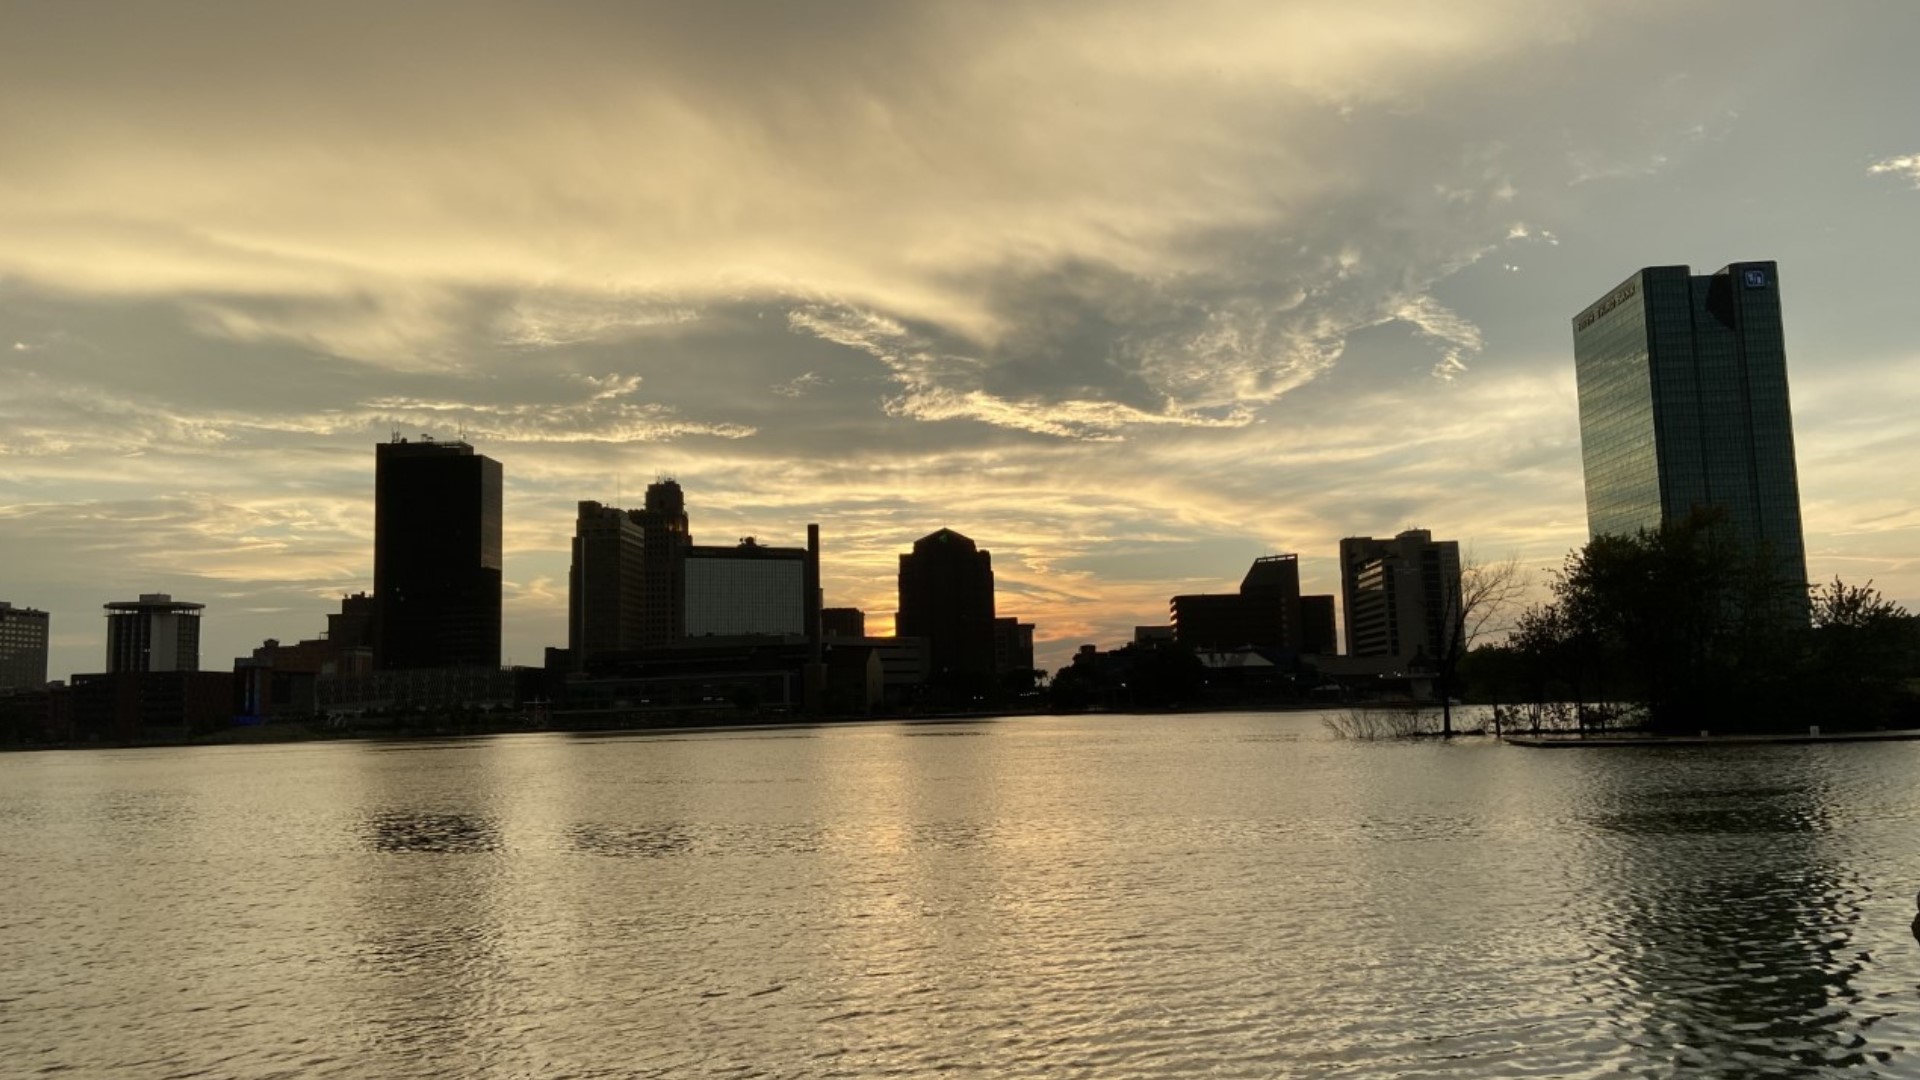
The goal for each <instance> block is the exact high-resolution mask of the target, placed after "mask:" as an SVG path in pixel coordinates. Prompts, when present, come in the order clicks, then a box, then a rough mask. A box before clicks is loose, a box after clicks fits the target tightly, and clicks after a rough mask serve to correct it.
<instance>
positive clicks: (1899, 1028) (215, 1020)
mask: <svg viewBox="0 0 1920 1080" xmlns="http://www.w3.org/2000/svg"><path fill="white" fill-rule="evenodd" d="M1916 775H1920V744H1910V743H1881V744H1865V745H1832V746H1795V747H1747V748H1738V749H1734V748H1727V749H1674V750H1606V751H1594V750H1584V751H1574V750H1526V749H1520V748H1515V747H1505V746H1499V745H1495V744H1492V743H1490V742H1487V741H1484V740H1468V741H1462V742H1458V743H1456V744H1453V745H1440V744H1435V743H1425V744H1419V745H1405V744H1381V743H1357V742H1347V741H1340V740H1337V739H1334V738H1332V737H1330V736H1329V735H1328V733H1327V732H1326V730H1325V729H1324V728H1323V727H1322V726H1321V724H1320V722H1319V719H1318V717H1316V716H1314V715H1313V714H1299V713H1296V714H1215V715H1202V716H1174V717H1128V716H1102V717H1058V718H1054V717H1039V718H1024V719H1012V720H1003V721H995V722H983V723H968V724H916V725H908V724H867V725H852V726H838V727H823V728H812V729H805V728H803V729H790V730H774V731H733V732H723V733H694V732H687V733H676V734H664V735H652V736H617V737H607V736H599V737H583V736H573V735H561V734H541V735H523V736H509V737H501V738H490V739H478V740H471V741H446V742H417V743H391V742H389V743H382V742H353V743H324V744H303V745H286V746H269V747H219V748H204V749H194V748H184V749H182V748H174V749H160V750H128V751H91V752H54V753H27V754H12V755H5V756H0V1075H4V1076H46V1075H60V1074H62V1073H65V1074H67V1075H74V1076H85V1077H188V1076H193V1077H202V1076H205V1077H226V1076H235V1077H268V1076H285V1077H354V1078H360V1077H420V1076H430V1075H439V1076H454V1077H465V1076H472V1077H627V1076H658V1077H675V1078H679V1077H729V1078H744V1077H881V1076H935V1075H940V1076H984V1077H1197V1076H1213V1077H1275V1076H1312V1077H1323V1076H1324V1077H1340V1076H1352V1077H1390V1076H1406V1077H1519V1076H1527V1077H1585V1076H1661V1077H1665V1076H1686V1077H1749V1076H1799V1077H1839V1076H1920V943H1917V942H1916V941H1915V939H1914V937H1913V934H1912V931H1911V929H1910V927H1909V922H1910V920H1911V919H1912V918H1913V915H1914V892H1915V889H1916V888H1920V789H1917V788H1916V784H1915V777H1916Z"/></svg>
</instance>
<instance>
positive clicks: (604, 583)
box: [567, 501, 647, 664]
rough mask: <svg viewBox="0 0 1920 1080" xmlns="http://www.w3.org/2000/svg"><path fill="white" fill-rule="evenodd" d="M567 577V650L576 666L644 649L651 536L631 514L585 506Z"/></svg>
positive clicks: (589, 503)
mask: <svg viewBox="0 0 1920 1080" xmlns="http://www.w3.org/2000/svg"><path fill="white" fill-rule="evenodd" d="M579 510H580V514H579V517H578V518H577V519H576V520H575V522H574V526H573V564H572V566H571V567H570V568H569V570H568V573H567V649H568V650H569V651H570V652H571V653H572V655H573V657H574V660H575V663H581V664H584V663H585V662H586V661H587V660H588V659H589V658H591V657H594V656H598V655H600V654H602V653H609V652H627V651H630V650H633V649H638V648H640V647H641V644H642V642H643V640H644V636H645V630H646V620H645V612H646V599H647V584H646V559H645V551H646V548H645V543H644V541H645V537H646V530H645V528H644V527H643V526H642V525H641V524H640V522H639V521H638V520H636V519H635V517H634V515H633V514H632V513H630V512H628V511H626V510H622V509H620V508H619V507H614V506H602V505H600V504H599V503H597V502H592V501H587V502H582V503H581V504H580V507H579Z"/></svg>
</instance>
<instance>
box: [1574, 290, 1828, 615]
mask: <svg viewBox="0 0 1920 1080" xmlns="http://www.w3.org/2000/svg"><path fill="white" fill-rule="evenodd" d="M1573 341H1574V368H1575V372H1576V375H1577V378H1578V381H1579V387H1580V442H1581V450H1582V457H1583V459H1584V463H1585V471H1586V485H1587V528H1588V531H1589V532H1590V533H1591V534H1592V535H1595V536H1599V535H1602V534H1626V533H1631V532H1634V531H1635V530H1638V529H1643V528H1646V529H1652V528H1658V527H1659V526H1660V524H1661V522H1662V521H1666V520H1677V519H1680V518H1684V517H1685V516H1687V514H1688V513H1690V512H1691V511H1692V510H1693V509H1694V508H1696V507H1719V508H1721V509H1722V510H1723V511H1724V512H1725V513H1726V515H1727V518H1728V521H1729V523H1730V524H1731V525H1732V527H1733V529H1734V534H1735V536H1736V537H1737V538H1738V539H1740V540H1741V541H1743V542H1745V543H1747V544H1753V545H1764V546H1765V547H1766V548H1767V549H1769V550H1770V551H1772V552H1773V554H1774V555H1775V557H1776V558H1777V559H1779V560H1780V567H1781V574H1782V576H1783V577H1785V578H1788V579H1790V580H1793V581H1797V582H1804V581H1805V580H1806V577H1807V571H1806V550H1805V543H1804V541H1803V539H1802V536H1801V529H1800V487H1799V480H1798V475H1797V472H1796V469H1795V467H1794V453H1793V417H1792V411H1791V409H1790V408H1789V405H1788V393H1787V359H1786V348H1785V344H1784V338H1783V335H1782V331H1781V324H1780V289H1779V280H1778V270H1777V268H1776V267H1775V265H1774V264H1773V263H1771V262H1746V263H1734V264H1732V265H1730V266H1727V267H1725V268H1723V269H1721V270H1720V271H1719V272H1717V273H1714V274H1703V275H1695V274H1693V273H1692V271H1691V270H1690V269H1689V268H1687V267H1685V266H1657V267H1649V268H1648V269H1645V270H1642V271H1640V272H1639V273H1637V274H1635V275H1634V276H1633V277H1631V278H1628V279H1627V280H1626V281H1625V282H1622V283H1621V285H1620V286H1619V287H1618V288H1615V289H1613V290H1611V291H1609V292H1608V293H1607V295H1606V296H1604V297H1602V298H1601V299H1600V300H1598V301H1596V302H1594V303H1593V304H1592V305H1591V306H1589V307H1588V308H1587V309H1586V310H1585V311H1582V312H1581V313H1580V314H1579V315H1577V316H1575V317H1574V320H1573Z"/></svg>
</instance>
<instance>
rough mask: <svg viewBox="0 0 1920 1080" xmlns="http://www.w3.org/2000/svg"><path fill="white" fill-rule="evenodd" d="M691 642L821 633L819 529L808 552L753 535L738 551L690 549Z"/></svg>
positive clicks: (687, 621) (813, 530)
mask: <svg viewBox="0 0 1920 1080" xmlns="http://www.w3.org/2000/svg"><path fill="white" fill-rule="evenodd" d="M684 579H685V595H686V612H685V614H684V616H683V618H682V621H683V624H684V625H685V627H686V635H687V637H689V638H704V637H779V636H795V635H798V636H804V637H806V638H807V639H809V640H814V639H817V638H818V637H819V634H820V526H818V525H808V526H807V546H806V547H804V548H777V547H767V546H765V545H763V544H761V543H760V542H758V541H757V540H755V539H754V538H753V537H751V536H749V537H746V538H744V539H742V540H741V541H740V543H739V544H738V545H737V546H735V547H717V546H709V545H705V544H696V545H693V546H690V547H688V548H687V549H686V557H685V568H684Z"/></svg>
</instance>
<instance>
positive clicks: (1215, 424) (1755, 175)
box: [0, 0, 1920, 678]
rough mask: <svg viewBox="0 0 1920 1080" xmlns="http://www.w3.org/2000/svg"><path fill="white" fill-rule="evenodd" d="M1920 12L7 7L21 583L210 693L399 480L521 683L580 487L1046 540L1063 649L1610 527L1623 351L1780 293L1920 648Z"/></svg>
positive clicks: (722, 529) (877, 531)
mask: <svg viewBox="0 0 1920 1080" xmlns="http://www.w3.org/2000/svg"><path fill="white" fill-rule="evenodd" d="M1916 40H1920V5H1916V4H1913V3H1911V2H1910V0H1858V2H1838V3H1833V4H1818V5H1816V4H1807V3H1799V2H1790V0H1743V2H1737V3H1736V2H1721V0H1659V2H1657V3H1656V2H1639V0H1609V2H1606V3H1552V4H1542V3H1539V2H1538V0H1445V2H1414V0H1373V2H1370V3H1367V4H1355V3H1351V2H1348V0H1327V2H1321V0H1248V2H1240V0H1184V2H1182V3H1178V4H1172V3H1167V4H1149V3H1133V2H1121V0H1100V2H1083V0H1054V2H1045V3H1015V2H1009V3H1005V4H999V3H995V4H983V3H979V2H977V0H960V2H953V3H947V2H917V3H915V2H902V0H874V2H868V0H840V2H835V3H816V2H806V0H706V2H701V3H692V2H685V3H652V4H650V3H642V2H618V3H615V2H605V3H599V2H581V3H571V4H542V5H529V4H521V3H494V2H489V0H461V2H458V3H438V2H427V0H419V2H410V3H407V4H403V5H393V4H387V3H378V4H376V3H359V2H352V0H346V2H334V3H329V4H325V5H321V4H306V5H281V4H257V3H246V2H233V3H202V2H192V0H180V2H173V3H167V4H150V3H131V2H130V3H94V4H66V3H58V2H51V0H50V2H44V3H42V2H34V0H22V2H18V3H10V4H7V5H5V6H4V7H0V600H8V601H11V602H13V603H14V604H16V605H29V606H33V607H38V608H42V609H45V610H48V611H50V612H51V613H52V616H53V622H52V631H53V649H52V659H51V664H50V668H51V670H50V674H52V675H53V676H54V677H56V678H58V677H63V676H65V675H66V674H69V673H72V672H85V671H96V670H99V669H100V668H101V667H103V666H104V661H103V655H104V631H105V619H104V618H103V617H102V612H101V605H102V604H103V603H106V602H108V601H112V600H124V599H132V598H133V597H134V596H135V595H137V594H139V593H144V592H169V593H172V594H173V595H174V596H175V597H176V598H180V599H187V600H193V601H197V602H201V603H204V604H206V605H207V607H206V611H205V616H204V623H203V637H202V666H203V667H206V668H224V667H225V666H227V662H228V659H229V658H230V657H233V656H237V655H242V654H245V653H247V652H248V651H250V650H251V649H252V648H253V647H254V646H256V645H258V644H259V643H260V642H261V641H262V640H263V639H265V638H268V637H275V638H279V639H281V640H296V639H299V638H304V637H315V636H318V635H319V634H320V632H321V631H322V630H323V629H324V628H325V616H326V613H327V612H328V611H329V610H337V609H338V601H339V597H340V596H342V595H343V594H345V593H348V592H353V591H358V590H364V589H369V588H370V587H371V581H372V572H373V566H372V558H373V555H372V552H373V547H372V541H373V536H372V533H373V461H374V455H373V448H374V445H375V444H376V443H378V442H381V441H385V440H386V439H388V438H390V437H391V436H392V434H393V433H394V432H396V431H398V432H402V433H405V434H406V435H407V436H408V437H410V438H411V437H417V436H418V435H420V434H422V433H427V434H432V435H434V436H435V437H438V438H452V437H457V436H460V435H462V434H464V437H465V438H466V439H467V440H468V441H469V442H471V443H472V444H473V445H474V446H475V447H476V449H477V450H478V451H479V452H481V453H484V454H487V455H488V456H490V457H493V458H495V459H497V460H499V461H501V462H502V463H503V465H504V468H505V475H506V495H505V500H506V506H505V516H506V535H505V548H506V559H505V571H504V577H505V594H506V600H505V611H504V620H505V642H504V648H503V653H504V657H503V658H504V659H507V660H509V661H511V662H516V663H538V662H539V661H540V655H541V649H542V648H543V647H544V646H547V645H563V644H565V636H566V635H565V611H566V577H567V562H568V545H569V541H570V539H571V535H572V527H573V520H574V507H575V503H576V502H577V501H578V500H581V499H598V500H601V501H603V502H607V503H613V504H616V505H634V504H637V503H638V502H639V499H640V493H641V492H642V490H643V489H644V488H645V486H646V485H647V484H648V483H650V482H652V481H654V480H656V479H658V478H661V477H668V476H671V477H674V478H676V479H677V480H678V481H679V482H680V483H681V485H682V486H683V487H684V488H685V490H686V494H687V503H688V513H689V516H690V517H691V519H692V529H693V535H694V540H695V542H696V543H721V544H725V543H732V542H733V541H734V540H736V539H737V538H739V537H743V536H748V535H752V536H756V537H758V538H759V539H760V541H761V542H763V543H771V544H776V545H789V546H799V545H801V544H803V543H804V540H805V532H806V524H807V523H808V522H818V523H819V524H820V526H821V530H822V535H823V547H824V554H823V560H822V569H823V584H824V588H825V593H826V602H827V603H828V604H829V605H832V606H855V607H860V608H863V609H865V610H866V611H867V612H868V625H869V628H870V632H874V631H877V632H880V633H886V632H889V631H890V629H891V626H892V619H893V610H894V608H895V606H896V603H897V597H896V573H897V566H898V562H897V560H898V556H899V554H900V553H902V552H904V551H907V550H909V549H910V547H911V545H912V542H913V541H914V540H915V539H916V538H918V537H920V536H924V535H926V534H927V533H930V532H933V531H934V530H936V529H938V528H941V527H951V528H953V529H955V530H958V531H960V532H962V533H965V534H966V535H968V536H970V537H972V538H973V539H974V540H975V541H976V542H977V543H979V544H980V546H982V547H984V548H986V549H988V550H990V551H991V552H992V553H993V567H994V571H995V574H996V577H997V583H998V610H999V613H1000V614H1002V615H1014V616H1018V617H1020V618H1021V619H1023V620H1027V621H1032V622H1034V623H1036V624H1037V627H1038V630H1037V635H1036V636H1037V644H1038V650H1037V651H1038V654H1039V661H1040V663H1041V665H1042V666H1045V667H1049V668H1051V667H1057V666H1058V665H1060V664H1061V663H1064V662H1065V660H1066V659H1067V657H1068V655H1070V653H1071V652H1072V651H1073V650H1074V649H1075V648H1077V647H1078V646H1079V645H1081V644H1083V643H1091V644H1098V645H1101V646H1102V647H1112V646H1115V645H1118V644H1121V643H1123V642H1124V641H1126V640H1128V639H1129V638H1130V637H1131V635H1132V628H1133V627H1134V626H1136V625H1142V624H1153V623H1163V622H1165V621H1166V612H1167V600H1168V598H1169V597H1170V596H1172V595H1174V594H1177V593H1186V592H1204V591H1216V592H1218V591H1230V590H1232V589H1233V588H1234V587H1235V586H1236V585H1237V583H1238V581H1239V579H1240V577H1241V576H1242V574H1244V573H1245V571H1246V568H1247V565H1248V563H1249V562H1250V561H1251V560H1252V559H1253V558H1255V557H1258V556H1261V555H1266V554H1276V553H1283V552H1295V553H1298V554H1299V555H1300V557H1301V564H1302V577H1303V586H1304V588H1305V589H1306V591H1308V592H1337V591H1338V569H1337V563H1336V553H1337V546H1338V542H1339V539H1340V538H1341V537H1343V536H1355V535H1376V536H1377V535H1390V534H1392V533H1394V532H1397V531H1399V530H1401V529H1405V528H1426V529H1430V530H1432V531H1433V533H1434V535H1435V536H1436V537H1437V538H1442V539H1456V540H1459V541H1460V542H1461V545H1462V547H1463V548H1464V549H1466V550H1467V551H1468V552H1470V553H1471V555H1472V556H1473V557H1475V558H1477V559H1479V560H1481V561H1498V560H1501V559H1505V558H1508V557H1513V558H1517V559H1518V560H1519V561H1520V562H1521V564H1522V565H1523V566H1524V567H1527V568H1529V569H1530V570H1531V571H1532V572H1533V574H1534V580H1535V583H1536V584H1535V587H1536V588H1537V589H1538V588H1544V585H1545V582H1546V580H1547V571H1549V570H1551V569H1552V568H1555V567H1557V566H1558V565H1559V564H1560V563H1561V560H1562V559H1563V558H1564V556H1565V555H1566V553H1567V552H1568V551H1569V550H1571V549H1573V548H1576V547H1578V546H1579V545H1580V544H1582V543H1584V542H1585V540H1586V538H1587V535H1586V516H1585V503H1584V494H1583V490H1582V484H1581V473H1580V449H1579V417H1578V407H1577V401H1576V397H1575V393H1574V383H1573V365H1572V335H1571V329H1570V321H1571V319H1572V317H1573V315H1574V314H1575V313H1577V312H1578V311H1579V310H1580V309H1581V308H1583V307H1585V306H1586V305H1587V304H1588V303H1590V302H1592V301H1593V300H1595V299H1597V298H1599V297H1600V296H1601V295H1602V294H1604V293H1605V292H1607V291H1608V290H1609V289H1610V288H1612V287H1613V286H1614V285H1616V284H1617V283H1619V282H1620V281H1622V280H1623V279H1625V278H1626V277H1627V276H1628V275H1629V274H1631V273H1632V272H1633V271H1634V270H1636V269H1638V268H1639V267H1642V266H1649V265H1666V264H1679V263H1685V264H1690V265H1692V266H1693V267H1694V270H1695V272H1696V273H1706V272H1710V271H1711V270H1714V269H1717V268H1719V267H1720V266H1723V265H1725V264H1727V263H1729V262H1733V261H1737V260H1748V259H1775V260H1778V262H1779V264H1780V272H1779V280H1780V285H1781V295H1782V303H1783V308H1784V316H1785V320H1786V331H1787V349H1788V366H1789V373H1790V379H1791V383H1792V394H1793V411H1794V421H1795V430H1796V442H1797V452H1798V460H1799V469H1800V488H1801V498H1802V506H1803V514H1804V520H1805V530H1806V537H1807V549H1808V566H1809V571H1810V574H1811V576H1812V577H1813V578H1814V579H1815V580H1816V581H1819V580H1829V579H1831V578H1832V577H1834V576H1836V575H1837V576H1840V577H1843V578H1844V579H1846V580H1847V581H1849V582H1851V583H1855V584H1859V583H1864V582H1866V581H1867V580H1869V579H1870V580H1872V581H1873V582H1874V583H1875V585H1876V586H1877V587H1878V588H1880V589H1881V590H1882V592H1884V593H1885V594H1886V595H1887V596H1888V597H1889V598H1892V599H1896V600H1899V601H1901V602H1903V603H1905V604H1906V605H1907V606H1909V607H1910V608H1917V609H1920V558H1916V552H1917V551H1920V507H1917V506H1916V502H1917V501H1920V499H1917V498H1916V496H1920V481H1916V479H1915V476H1916V470H1915V466H1914V464H1913V462H1914V450H1915V448H1916V446H1920V441H1917V439H1916V436H1917V435H1920V362H1916V361H1920V339H1917V338H1916V336H1915V335H1914V333H1913V332H1912V319H1911V312H1912V310H1913V306H1912V300H1911V295H1912V292H1913V289H1914V285H1915V281H1916V272H1915V268H1914V264H1913V259H1914V256H1913V255H1912V254H1911V253H1913V252H1915V251H1920V111H1916V110H1915V108H1914V103H1915V102H1916V101H1920V65H1915V64H1914V63H1912V60H1911V52H1912V48H1911V46H1912V43H1913V42H1914V41H1916Z"/></svg>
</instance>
